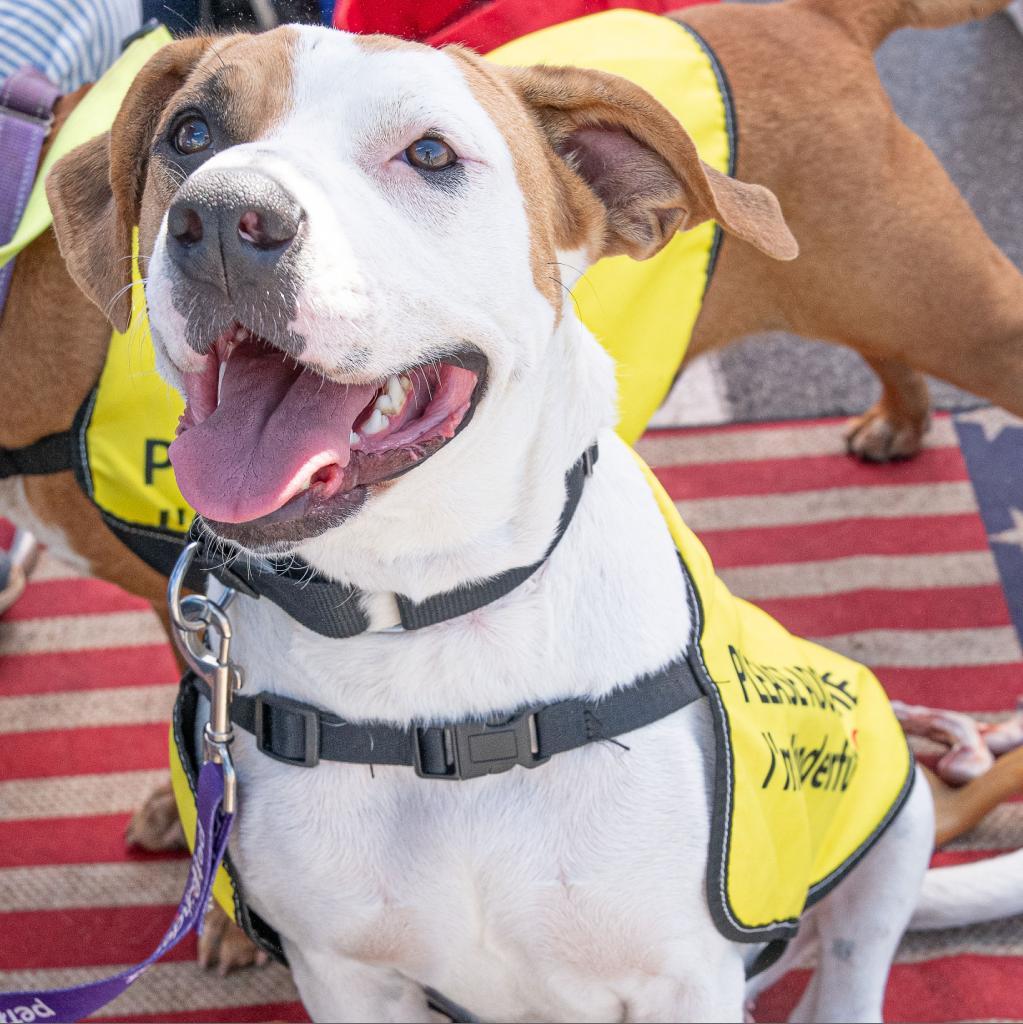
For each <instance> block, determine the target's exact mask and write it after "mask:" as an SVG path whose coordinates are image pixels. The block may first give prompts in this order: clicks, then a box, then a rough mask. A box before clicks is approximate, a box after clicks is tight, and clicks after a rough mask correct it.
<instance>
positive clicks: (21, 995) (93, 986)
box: [0, 761, 234, 1022]
mask: <svg viewBox="0 0 1023 1024" xmlns="http://www.w3.org/2000/svg"><path fill="white" fill-rule="evenodd" d="M223 799H224V766H223V765H222V764H216V763H214V762H212V761H208V762H207V763H206V764H204V765H203V766H202V769H201V771H200V772H199V792H198V796H197V797H196V811H197V816H196V823H195V852H194V853H193V855H192V863H191V864H190V865H189V869H188V881H187V882H186V883H185V893H184V895H183V896H182V897H181V903H180V905H179V906H178V911H177V913H176V914H175V915H174V920H173V921H172V922H171V925H170V927H169V928H168V929H167V931H166V933H165V934H164V936H163V938H162V939H161V940H160V944H159V945H158V946H157V947H156V949H154V950H153V952H152V953H151V954H150V955H149V956H148V957H146V959H145V960H143V961H142V962H141V963H139V964H136V965H135V966H134V967H129V968H128V969H127V970H124V971H121V972H120V973H119V974H115V975H114V976H113V977H112V978H103V979H101V980H100V981H93V982H89V983H88V984H85V985H75V986H73V987H72V988H54V989H49V990H43V991H37V992H4V993H0V1021H19V1022H20V1021H25V1022H32V1021H41V1020H47V1021H54V1022H57V1021H78V1020H82V1018H84V1017H88V1016H89V1014H91V1013H95V1012H96V1011H97V1010H98V1009H100V1008H101V1007H103V1006H106V1005H107V1003H109V1002H111V1001H112V1000H114V999H116V998H117V997H118V996H119V995H120V994H121V993H122V992H123V991H124V990H125V989H126V988H128V986H129V985H131V983H132V982H133V981H135V979H136V978H138V977H139V975H140V974H142V973H143V971H145V970H146V969H147V968H148V967H150V966H151V965H152V964H154V963H155V962H156V961H157V960H159V959H160V957H162V956H163V955H164V953H166V952H167V951H168V950H170V949H173V948H174V947H175V946H176V945H177V944H178V943H179V942H180V941H181V940H182V939H183V938H184V937H185V936H186V935H188V933H189V932H191V931H193V930H195V931H202V923H203V919H204V917H205V915H206V908H207V906H208V904H209V902H210V896H211V894H212V890H213V880H214V878H216V876H217V869H218V868H219V867H220V862H221V861H222V860H223V859H224V851H225V850H226V849H227V839H228V836H229V835H230V834H231V824H232V822H233V821H234V815H233V814H225V813H224V811H223V810H222V807H221V805H222V802H223Z"/></svg>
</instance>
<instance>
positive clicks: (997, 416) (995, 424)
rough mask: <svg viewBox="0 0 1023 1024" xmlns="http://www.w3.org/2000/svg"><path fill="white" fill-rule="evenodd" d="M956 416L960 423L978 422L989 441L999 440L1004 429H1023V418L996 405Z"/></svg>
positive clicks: (985, 438)
mask: <svg viewBox="0 0 1023 1024" xmlns="http://www.w3.org/2000/svg"><path fill="white" fill-rule="evenodd" d="M956 418H957V419H958V420H959V422H960V423H976V424H977V425H978V426H979V427H980V428H981V430H983V431H984V440H985V441H989V442H990V441H996V440H998V438H999V436H1000V435H1001V433H1002V431H1003V430H1012V429H1014V428H1015V429H1017V430H1023V420H1021V419H1020V418H1019V417H1018V416H1013V415H1012V413H1011V412H1006V411H1005V410H1004V409H999V408H997V407H996V406H991V407H989V408H986V409H974V410H973V412H964V413H962V414H961V415H959V416H958V417H956Z"/></svg>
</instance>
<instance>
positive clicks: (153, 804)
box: [124, 782, 188, 852]
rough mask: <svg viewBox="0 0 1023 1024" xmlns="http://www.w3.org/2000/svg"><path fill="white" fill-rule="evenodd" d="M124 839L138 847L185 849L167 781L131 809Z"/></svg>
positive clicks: (130, 844)
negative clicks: (131, 812) (132, 813)
mask: <svg viewBox="0 0 1023 1024" xmlns="http://www.w3.org/2000/svg"><path fill="white" fill-rule="evenodd" d="M124 840H125V842H126V843H128V845H129V846H139V847H141V848H142V849H143V850H149V851H151V852H158V851H162V850H187V849H188V843H186V842H185V832H184V829H182V827H181V820H180V819H179V818H178V808H177V805H176V804H175V803H174V791H173V790H172V789H171V784H170V783H169V782H166V783H164V784H163V785H162V786H158V787H157V788H156V789H154V790H153V792H152V793H150V794H149V798H148V799H147V800H146V802H145V803H144V804H143V805H142V806H141V807H140V808H139V809H138V810H137V811H136V812H135V814H134V816H133V817H132V819H131V821H129V822H128V828H127V830H126V831H125V833H124Z"/></svg>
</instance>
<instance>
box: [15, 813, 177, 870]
mask: <svg viewBox="0 0 1023 1024" xmlns="http://www.w3.org/2000/svg"><path fill="white" fill-rule="evenodd" d="M42 809H45V808H41V810H42ZM130 820H131V815H130V814H97V815H93V816H92V817H88V818H33V819H31V820H29V821H3V822H0V868H17V867H38V866H40V865H54V864H110V863H123V862H125V861H145V860H180V859H182V858H184V857H186V856H187V854H186V853H185V852H184V851H183V850H181V851H178V852H170V853H147V852H146V851H145V850H140V849H139V848H138V847H135V846H128V845H127V844H126V843H125V841H124V830H125V829H126V828H127V827H128V822H129V821H130Z"/></svg>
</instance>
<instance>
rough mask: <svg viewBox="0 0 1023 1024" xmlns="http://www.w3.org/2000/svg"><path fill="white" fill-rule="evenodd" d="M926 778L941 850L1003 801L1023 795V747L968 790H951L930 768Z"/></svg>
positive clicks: (980, 776)
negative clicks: (931, 796) (932, 799)
mask: <svg viewBox="0 0 1023 1024" xmlns="http://www.w3.org/2000/svg"><path fill="white" fill-rule="evenodd" d="M924 774H925V775H926V776H927V781H928V782H929V783H930V786H931V793H932V794H933V796H934V817H935V822H934V827H935V845H937V846H939V847H940V846H943V845H944V844H945V843H948V842H950V841H951V840H953V839H955V838H956V836H960V835H962V834H963V833H964V832H969V830H970V829H971V828H973V827H974V826H975V825H977V824H979V823H980V821H981V820H982V819H983V818H984V816H985V815H986V814H987V813H988V812H989V811H990V810H991V809H992V808H994V807H996V806H997V805H998V804H1000V803H1001V802H1002V801H1003V800H1007V799H1008V798H1009V797H1011V796H1014V795H1015V794H1017V793H1020V792H1023V747H1017V748H1016V749H1015V750H1013V751H1011V752H1010V753H1008V754H1005V755H1003V756H1002V757H1000V758H998V760H997V761H995V763H994V764H993V765H992V766H991V768H990V769H989V770H988V771H986V772H985V773H984V774H983V775H979V776H977V778H975V779H973V780H972V781H971V782H968V783H967V784H966V785H965V786H958V787H956V786H949V785H948V784H947V783H945V782H943V781H942V780H941V779H939V778H938V776H937V775H935V774H934V772H932V771H929V770H928V769H926V768H924Z"/></svg>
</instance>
